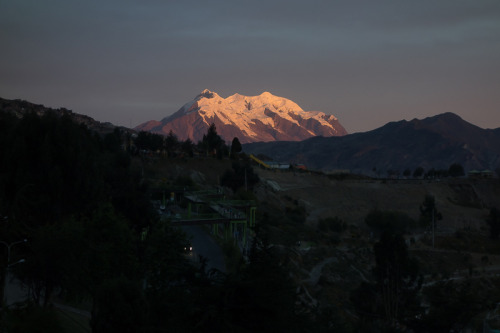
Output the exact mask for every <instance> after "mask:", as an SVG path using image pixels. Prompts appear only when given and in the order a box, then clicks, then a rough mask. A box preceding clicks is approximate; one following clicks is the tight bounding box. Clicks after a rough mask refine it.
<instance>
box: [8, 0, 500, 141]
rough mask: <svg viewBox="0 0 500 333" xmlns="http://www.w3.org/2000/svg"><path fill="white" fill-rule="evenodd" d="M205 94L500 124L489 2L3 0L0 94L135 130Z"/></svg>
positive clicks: (346, 118)
mask: <svg viewBox="0 0 500 333" xmlns="http://www.w3.org/2000/svg"><path fill="white" fill-rule="evenodd" d="M204 89H209V90H211V91H214V92H217V93H218V94H219V95H220V96H221V97H229V96H230V95H233V94H235V93H239V94H242V95H248V96H255V95H260V94H261V93H262V92H264V91H268V92H270V93H272V94H274V95H276V96H281V97H285V98H288V99H290V100H292V101H294V102H296V103H297V104H298V105H299V106H300V107H301V108H302V109H303V110H306V111H322V112H325V113H327V114H333V115H334V116H336V117H337V118H338V119H339V122H340V123H341V124H342V125H343V126H344V127H345V128H346V130H347V131H348V132H349V133H355V132H364V131H369V130H372V129H375V128H378V127H380V126H383V125H384V124H386V123H388V122H390V121H399V120H403V119H406V120H411V119H414V118H418V119H423V118H425V117H429V116H434V115H437V114H440V113H444V112H454V113H456V114H458V115H459V116H460V117H462V118H463V119H464V120H466V121H468V122H471V123H473V124H475V125H477V126H480V127H482V128H499V127H500V1H498V0H470V1H463V0H439V1H436V0H419V1H410V0H391V1H378V0H345V1H344V0H342V1H340V0H324V1H320V0H309V1H305V0H304V1H299V0H287V1H276V0H265V1H261V0H253V1H240V0H210V1H206V0H205V1H202V0H199V1H193V0H182V1H171V0H140V1H139V0H136V1H132V0H100V1H96V0H86V1H80V0H79V1H76V0H45V1H40V0H0V97H2V98H6V99H17V98H19V99H24V100H27V101H30V102H33V103H36V104H43V105H45V106H47V107H54V108H58V107H65V108H67V109H70V110H72V111H74V112H76V113H81V114H85V115H88V116H90V117H92V118H94V119H96V120H98V121H102V122H111V123H113V124H115V125H122V126H127V127H135V126H137V125H139V124H141V123H143V122H145V121H148V120H161V119H163V118H165V117H167V116H168V115H170V114H172V113H174V112H175V111H177V110H178V109H180V108H181V107H182V105H184V104H185V103H187V102H189V101H191V100H193V99H194V98H195V96H196V95H198V94H199V93H200V92H201V91H202V90H204Z"/></svg>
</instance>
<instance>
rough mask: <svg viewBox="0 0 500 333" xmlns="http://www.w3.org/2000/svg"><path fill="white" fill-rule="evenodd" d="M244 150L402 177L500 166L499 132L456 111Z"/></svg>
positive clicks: (249, 146) (255, 145)
mask: <svg viewBox="0 0 500 333" xmlns="http://www.w3.org/2000/svg"><path fill="white" fill-rule="evenodd" d="M243 149H244V151H245V152H246V153H253V154H259V153H260V154H264V155H267V156H269V157H272V158H273V159H274V160H276V161H280V162H295V163H303V164H306V166H307V167H309V168H311V169H316V170H324V171H329V170H336V169H337V170H338V169H348V170H350V171H352V172H360V173H364V174H371V173H373V172H375V171H376V172H382V173H383V174H382V176H386V175H387V173H386V172H387V171H388V170H394V171H399V172H400V173H402V172H403V171H404V170H405V169H407V168H409V169H410V170H412V171H413V170H414V169H415V168H416V167H418V166H421V167H423V168H424V169H425V170H428V169H430V168H435V169H448V168H449V166H450V165H451V164H453V163H460V164H461V165H462V166H463V167H464V168H465V170H466V171H467V170H473V169H479V170H485V169H490V170H495V169H496V168H498V167H500V128H498V129H494V130H490V129H482V128H479V127H477V126H475V125H472V124H470V123H468V122H466V121H464V120H463V119H461V118H460V117H459V116H457V115H455V114H453V113H444V114H441V115H437V116H434V117H429V118H425V119H423V120H419V119H413V120H411V121H405V120H403V121H398V122H391V123H388V124H386V125H384V126H382V127H380V128H377V129H375V130H373V131H368V132H364V133H355V134H350V135H346V136H343V137H331V138H322V137H317V138H311V139H308V140H305V141H301V142H270V143H252V144H247V145H244V148H243Z"/></svg>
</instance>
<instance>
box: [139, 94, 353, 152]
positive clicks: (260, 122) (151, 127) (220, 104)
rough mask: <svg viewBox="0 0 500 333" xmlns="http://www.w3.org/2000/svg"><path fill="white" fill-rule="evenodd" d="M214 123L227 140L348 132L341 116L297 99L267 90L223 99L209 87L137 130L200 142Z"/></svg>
mask: <svg viewBox="0 0 500 333" xmlns="http://www.w3.org/2000/svg"><path fill="white" fill-rule="evenodd" d="M212 123H214V124H215V125H216V128H217V132H218V133H219V135H220V136H221V137H222V138H223V139H224V140H226V141H231V140H232V139H233V138H234V137H238V138H239V140H240V141H241V142H242V143H248V142H259V141H263V142H269V141H301V140H305V139H307V138H310V137H313V136H319V135H321V136H341V135H345V134H347V132H346V131H345V129H344V128H343V127H342V125H340V123H339V122H338V119H337V118H335V117H334V116H332V115H326V114H325V113H323V112H319V111H304V110H302V108H301V107H300V106H298V105H297V104H296V103H295V102H293V101H291V100H289V99H286V98H283V97H278V96H274V95H272V94H271V93H269V92H263V93H262V94H260V95H258V96H244V95H240V94H234V95H232V96H229V97H227V98H222V97H221V96H219V95H218V94H217V93H215V92H212V91H210V90H208V89H205V90H203V91H202V92H201V93H200V94H199V95H198V96H196V97H195V98H194V100H193V101H191V102H188V103H186V104H184V106H182V108H180V110H179V111H177V112H176V113H174V114H172V115H171V116H169V117H166V118H164V119H162V120H161V121H159V122H158V121H154V120H152V121H149V122H146V123H143V124H141V125H139V126H137V127H136V129H137V130H145V131H151V132H153V133H159V134H168V133H169V132H170V131H172V132H173V133H174V134H176V135H177V137H178V138H179V139H181V140H185V139H187V138H188V137H189V138H190V139H191V140H193V141H194V142H197V141H199V140H201V139H202V137H203V134H206V132H207V129H208V127H209V126H210V125H211V124H212Z"/></svg>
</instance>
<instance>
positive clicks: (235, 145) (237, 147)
mask: <svg viewBox="0 0 500 333" xmlns="http://www.w3.org/2000/svg"><path fill="white" fill-rule="evenodd" d="M241 150H242V147H241V143H240V140H239V139H238V138H237V137H235V138H234V139H233V141H232V142H231V157H232V158H236V156H237V154H238V153H239V152H241Z"/></svg>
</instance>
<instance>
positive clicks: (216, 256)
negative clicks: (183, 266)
mask: <svg viewBox="0 0 500 333" xmlns="http://www.w3.org/2000/svg"><path fill="white" fill-rule="evenodd" d="M181 228H182V230H183V231H184V232H185V233H186V234H187V236H188V238H189V239H190V240H191V245H192V246H193V253H192V256H193V257H194V258H198V256H203V257H204V258H207V260H208V262H207V269H211V268H215V269H218V270H219V271H221V272H223V273H225V272H226V265H225V263H224V253H223V252H222V249H221V248H220V246H219V245H218V244H217V243H216V242H215V241H214V240H213V239H212V237H210V235H209V234H208V232H207V231H206V229H204V228H203V227H202V226H196V225H193V226H182V227H181Z"/></svg>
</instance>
